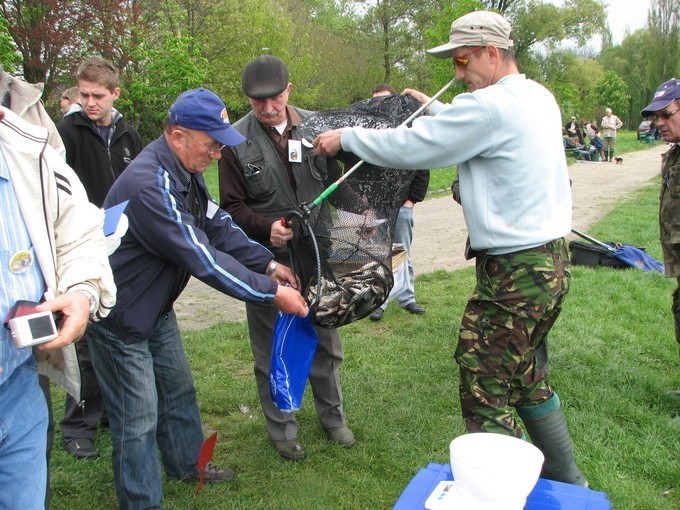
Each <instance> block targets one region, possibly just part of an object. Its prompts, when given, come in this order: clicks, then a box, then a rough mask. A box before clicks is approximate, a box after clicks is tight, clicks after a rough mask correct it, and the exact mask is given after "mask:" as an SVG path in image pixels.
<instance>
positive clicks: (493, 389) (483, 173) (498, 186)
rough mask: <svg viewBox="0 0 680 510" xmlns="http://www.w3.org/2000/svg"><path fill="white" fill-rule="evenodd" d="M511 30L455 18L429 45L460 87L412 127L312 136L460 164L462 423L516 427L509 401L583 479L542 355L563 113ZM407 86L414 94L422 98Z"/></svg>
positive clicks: (499, 429)
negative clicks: (521, 63)
mask: <svg viewBox="0 0 680 510" xmlns="http://www.w3.org/2000/svg"><path fill="white" fill-rule="evenodd" d="M511 30H512V29H511V26H510V24H509V23H508V22H507V21H506V20H505V18H503V16H501V15H499V14H496V13H494V12H488V11H478V12H472V13H470V14H467V15H465V16H463V17H461V18H459V19H457V20H455V21H454V22H453V24H452V25H451V35H450V39H449V42H448V43H446V44H443V45H441V46H438V47H436V48H433V49H431V50H429V53H430V54H431V55H433V56H435V57H437V58H451V59H452V60H453V65H454V69H455V73H456V78H458V79H459V80H461V81H462V82H464V83H465V84H466V85H467V86H468V88H469V90H470V93H469V94H460V95H458V96H457V97H455V98H454V99H453V101H452V102H451V104H450V105H448V106H446V105H444V104H442V103H440V102H438V101H436V102H434V103H433V104H432V105H431V106H430V115H429V116H425V117H422V118H419V119H416V120H415V121H414V122H413V125H412V127H407V126H401V127H398V128H396V129H387V130H379V131H376V130H371V129H363V128H344V129H340V130H334V131H329V132H327V133H322V134H321V135H319V136H318V137H317V138H316V139H315V140H314V142H313V143H314V146H315V147H316V152H317V154H320V155H325V156H330V155H334V154H335V153H336V152H337V151H338V150H339V149H341V148H342V149H344V150H346V151H349V152H353V153H354V154H356V155H357V156H359V157H360V158H361V159H364V160H366V161H367V162H368V163H372V164H375V165H378V166H383V167H386V168H410V169H418V168H441V167H446V166H453V165H459V171H458V175H459V179H460V198H461V203H462V206H463V212H464V215H465V222H466V224H467V229H468V233H469V236H470V245H471V248H472V249H473V250H475V251H476V252H477V255H476V256H477V285H476V288H475V290H474V292H473V294H472V296H471V297H470V298H469V300H468V303H467V307H466V310H465V313H464V316H463V319H462V324H461V327H460V334H459V339H458V347H457V349H456V354H455V357H456V361H457V363H458V365H459V367H460V398H461V409H462V413H463V419H464V421H465V425H466V427H467V429H468V430H469V431H470V432H495V433H500V434H508V435H512V436H515V437H524V432H523V430H522V428H521V426H520V424H519V423H518V421H517V420H516V418H515V416H514V413H513V408H514V409H515V410H516V411H517V413H518V414H519V416H520V417H521V418H522V421H523V422H524V425H525V428H526V430H527V432H528V433H529V435H530V436H531V439H532V441H533V442H534V444H535V445H536V446H538V447H539V448H540V449H541V450H542V451H543V453H544V455H545V459H546V460H545V464H544V466H543V476H544V477H546V478H551V479H554V480H559V481H563V482H568V483H573V484H578V485H587V482H586V479H585V477H584V476H583V474H582V473H581V471H580V470H579V468H578V467H577V466H576V463H575V461H574V455H573V448H572V442H571V438H570V436H569V432H568V430H567V426H566V422H565V420H564V416H563V414H562V411H561V409H560V401H559V398H558V397H557V394H556V393H555V392H553V390H552V388H551V387H550V385H549V384H548V383H547V381H546V376H547V360H545V361H542V358H543V356H547V350H546V339H547V336H548V332H549V331H550V328H551V327H552V325H553V324H554V323H555V321H556V320H557V317H558V315H559V313H560V311H561V308H562V302H563V300H564V298H565V296H566V294H567V291H568V289H569V279H570V273H569V255H568V251H567V245H566V242H565V239H564V236H565V235H567V234H568V233H569V231H570V230H571V192H570V189H569V176H568V173H567V165H566V161H565V158H564V151H563V146H562V119H561V115H560V110H559V107H558V106H557V103H556V101H555V98H554V97H553V95H552V94H551V93H550V92H549V91H548V90H547V89H545V88H544V87H543V86H541V85H539V84H538V83H536V82H534V81H532V80H529V79H527V78H526V76H524V75H523V74H520V72H519V70H518V68H517V62H516V60H515V55H514V53H513V51H512V47H513V41H512V38H511ZM406 92H407V93H409V94H411V95H412V96H414V97H415V98H416V99H418V100H419V101H420V102H421V103H425V102H427V100H428V99H429V98H428V97H427V96H425V95H424V94H422V93H420V92H417V91H414V90H409V89H407V90H406ZM526 126H541V129H538V130H527V129H526Z"/></svg>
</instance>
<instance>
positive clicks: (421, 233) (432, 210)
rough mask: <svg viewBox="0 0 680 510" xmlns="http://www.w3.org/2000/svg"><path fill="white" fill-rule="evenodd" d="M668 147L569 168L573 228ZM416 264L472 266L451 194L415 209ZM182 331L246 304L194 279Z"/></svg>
mask: <svg viewBox="0 0 680 510" xmlns="http://www.w3.org/2000/svg"><path fill="white" fill-rule="evenodd" d="M666 150H667V146H666V144H661V145H658V146H656V147H653V148H650V149H647V150H642V151H638V152H632V153H628V154H625V155H624V156H623V163H622V164H621V165H616V164H613V163H584V164H574V165H572V166H571V167H569V175H570V177H571V180H572V190H573V201H574V205H573V211H574V212H573V226H574V228H575V229H577V230H581V231H587V230H588V229H589V228H590V227H591V226H592V225H593V224H595V223H596V222H597V221H598V220H599V219H600V218H601V217H602V216H604V215H605V214H606V213H607V212H609V211H610V210H611V209H612V208H613V207H614V205H615V204H616V203H617V202H619V201H620V200H622V199H625V198H626V197H627V196H628V195H629V194H631V193H632V192H634V191H635V190H637V189H639V188H641V187H643V186H645V185H647V184H649V181H650V179H652V178H653V177H654V176H656V175H658V173H659V169H660V166H661V154H662V153H663V152H665V151H666ZM415 221H416V224H415V227H414V233H413V239H414V241H413V247H412V252H413V265H414V267H415V270H416V274H420V273H425V272H431V271H436V270H438V269H446V270H453V269H459V268H461V267H465V266H468V265H470V264H471V261H466V260H465V258H464V257H463V247H464V246H465V238H466V237H467V230H466V228H465V221H464V220H463V213H462V211H461V208H460V206H459V205H458V204H456V203H455V202H454V201H453V200H452V199H451V197H450V196H444V197H440V198H434V199H431V200H426V201H425V202H423V203H421V204H418V205H417V206H416V212H415ZM175 310H176V312H177V317H178V320H179V324H180V327H181V329H183V330H188V329H200V328H205V327H208V326H211V325H213V324H215V323H217V322H219V321H225V320H243V319H245V305H244V304H243V303H242V302H241V301H237V300H235V299H233V298H230V297H228V296H226V295H224V294H222V293H220V292H218V291H216V290H214V289H212V288H210V287H208V286H207V285H205V284H204V283H202V282H200V281H198V280H196V279H194V278H192V279H191V280H190V281H189V285H188V286H187V288H186V289H185V291H184V293H183V294H182V295H181V296H180V298H179V300H178V301H177V302H176V303H175Z"/></svg>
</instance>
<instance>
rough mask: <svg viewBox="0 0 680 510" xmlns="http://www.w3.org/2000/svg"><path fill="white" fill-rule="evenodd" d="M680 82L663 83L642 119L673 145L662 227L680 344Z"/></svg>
mask: <svg viewBox="0 0 680 510" xmlns="http://www.w3.org/2000/svg"><path fill="white" fill-rule="evenodd" d="M678 111H680V80H679V79H677V78H673V79H671V80H668V81H667V82H664V83H662V84H661V85H660V86H659V88H658V89H656V93H655V94H654V100H653V101H652V102H651V103H650V104H649V106H647V107H646V108H644V109H643V110H642V112H641V113H642V116H643V117H648V118H652V119H653V120H655V121H656V128H657V129H658V130H659V135H660V136H661V138H663V139H664V140H665V141H667V142H669V143H671V144H676V145H671V148H670V150H668V151H667V152H666V153H665V154H663V156H661V158H662V160H661V161H662V165H661V176H662V181H661V206H660V208H659V227H660V232H661V247H662V248H663V258H664V263H665V271H666V276H668V277H670V278H677V280H678V288H677V289H675V291H674V292H673V305H672V306H673V308H672V309H673V317H674V319H675V339H676V340H677V341H678V342H680V200H678V198H677V197H678V196H680V147H678V145H677V143H678V142H680V115H676V114H677V113H678Z"/></svg>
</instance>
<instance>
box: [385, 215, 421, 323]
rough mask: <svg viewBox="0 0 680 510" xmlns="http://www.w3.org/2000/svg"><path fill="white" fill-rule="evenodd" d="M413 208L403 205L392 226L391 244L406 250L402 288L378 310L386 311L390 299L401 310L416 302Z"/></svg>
mask: <svg viewBox="0 0 680 510" xmlns="http://www.w3.org/2000/svg"><path fill="white" fill-rule="evenodd" d="M413 209H414V208H413V207H406V206H404V205H402V206H401V208H400V209H399V215H398V216H397V223H396V224H395V226H394V236H393V242H394V243H395V244H396V243H401V244H403V245H404V250H406V277H405V281H404V286H403V287H402V288H401V290H400V291H399V293H398V294H395V295H394V296H392V297H391V298H390V299H388V300H387V301H385V302H384V303H383V304H382V306H381V307H380V308H382V309H383V310H385V309H387V305H388V304H389V302H390V301H391V300H392V299H396V300H397V301H398V302H399V306H401V307H402V308H403V307H405V306H406V305H408V304H411V303H414V302H415V300H416V286H415V271H414V269H413V264H412V262H411V244H412V243H413V225H414V221H413Z"/></svg>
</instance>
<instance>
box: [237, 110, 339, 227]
mask: <svg viewBox="0 0 680 510" xmlns="http://www.w3.org/2000/svg"><path fill="white" fill-rule="evenodd" d="M295 111H296V112H297V113H298V115H299V116H300V118H301V119H306V118H307V117H309V116H310V115H311V114H312V113H313V112H310V111H307V110H300V109H298V108H295ZM234 127H235V128H236V129H238V131H239V132H241V134H242V135H243V136H245V138H246V141H245V142H243V143H242V144H240V145H237V146H236V147H232V150H233V151H234V153H235V154H236V155H237V156H238V158H239V161H240V162H241V166H242V168H243V173H244V177H245V187H246V194H247V197H248V198H247V201H248V205H249V206H250V207H251V208H252V209H253V210H254V211H257V212H258V213H260V214H262V215H264V216H267V217H268V218H271V219H272V220H276V219H278V218H283V217H284V216H285V215H286V214H287V213H288V212H290V211H292V210H294V211H298V210H299V206H300V204H303V203H309V202H311V201H313V200H314V199H315V198H317V197H318V196H319V195H320V194H321V192H322V191H323V190H324V187H325V185H324V182H325V180H326V177H327V169H326V160H325V158H322V157H318V156H316V155H315V154H314V149H313V148H307V147H305V146H304V145H302V162H301V163H291V167H292V171H293V176H294V178H295V183H296V186H297V194H296V192H295V191H293V189H292V187H291V185H290V182H289V180H288V172H287V170H286V166H285V163H283V162H282V161H281V160H280V158H279V153H278V152H277V151H276V148H275V147H274V145H273V144H274V142H272V140H271V139H270V138H269V136H267V133H265V131H264V129H263V127H262V125H261V124H260V123H259V122H258V121H257V119H256V118H255V115H253V113H252V112H250V113H249V114H248V115H246V116H245V117H244V118H242V119H241V120H239V121H238V122H236V123H235V124H234ZM291 138H292V139H294V140H300V139H301V136H300V134H299V133H298V130H297V128H296V127H293V129H292V131H291Z"/></svg>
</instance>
